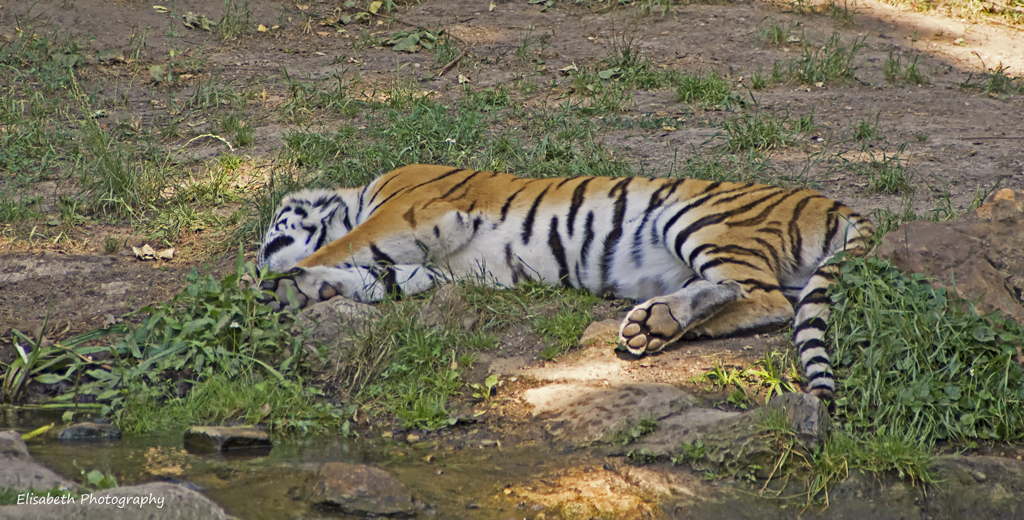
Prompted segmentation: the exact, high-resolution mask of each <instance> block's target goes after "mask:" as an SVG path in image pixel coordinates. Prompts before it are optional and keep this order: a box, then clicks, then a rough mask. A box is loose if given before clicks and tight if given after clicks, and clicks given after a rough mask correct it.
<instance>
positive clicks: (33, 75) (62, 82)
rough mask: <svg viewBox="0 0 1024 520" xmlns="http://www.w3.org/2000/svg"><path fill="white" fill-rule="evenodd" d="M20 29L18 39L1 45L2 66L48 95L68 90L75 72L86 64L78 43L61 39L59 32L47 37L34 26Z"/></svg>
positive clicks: (23, 25) (74, 39)
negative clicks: (35, 83)
mask: <svg viewBox="0 0 1024 520" xmlns="http://www.w3.org/2000/svg"><path fill="white" fill-rule="evenodd" d="M18 25H19V27H18V31H17V32H16V36H15V37H14V38H13V39H11V40H6V41H4V42H2V43H0V66H4V68H5V69H8V70H9V72H12V73H14V77H15V78H20V79H28V80H29V81H32V82H37V83H38V87H37V88H41V90H42V91H43V93H46V94H52V93H54V92H57V91H60V90H62V89H64V88H67V87H68V86H69V85H70V84H71V83H72V81H73V80H74V76H75V72H74V70H75V68H77V67H78V66H79V65H81V64H84V63H85V61H86V57H85V55H84V54H83V53H82V48H81V45H80V43H79V41H78V39H77V38H76V37H74V36H72V35H71V34H70V33H68V34H65V35H64V36H63V37H61V36H60V35H59V34H58V33H57V32H56V31H54V32H52V33H49V34H46V33H41V32H40V31H37V29H36V28H35V27H32V26H31V25H30V24H22V23H20V22H18Z"/></svg>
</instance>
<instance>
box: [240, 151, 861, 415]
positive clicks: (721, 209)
mask: <svg viewBox="0 0 1024 520" xmlns="http://www.w3.org/2000/svg"><path fill="white" fill-rule="evenodd" d="M873 231H874V228H873V226H872V224H871V222H870V221H868V220H867V219H865V218H863V217H861V216H860V215H858V214H856V213H854V212H853V210H851V209H850V208H849V207H847V206H844V205H843V204H840V203H839V202H836V201H833V200H830V199H827V198H825V197H824V196H822V195H821V194H819V193H818V192H815V191H813V190H808V189H783V188H777V187H773V186H768V185H763V184H736V183H728V182H711V181H702V180H693V179H668V178H661V179H648V178H641V177H627V178H605V177H572V178H549V179H527V178H520V177H515V176H513V175H510V174H506V173H493V172H482V171H475V170H466V169H461V168H451V167H446V166H429V165H413V166H406V167H404V168H400V169H398V170H395V171H392V172H390V173H387V174H385V175H383V176H381V177H379V178H377V179H376V180H374V181H372V182H370V183H369V184H367V185H366V186H363V187H361V188H351V189H338V190H333V191H328V190H303V191H299V192H295V193H292V194H289V195H288V196H286V197H285V198H284V199H283V200H282V201H281V203H280V206H279V207H278V208H277V210H276V212H275V214H274V217H273V220H272V221H271V223H270V228H269V229H268V230H267V233H266V236H265V237H264V240H263V245H262V248H261V249H260V253H259V264H260V266H261V267H267V268H269V270H271V271H276V272H286V273H287V276H285V277H283V278H278V279H273V280H267V281H264V282H263V284H262V286H261V287H262V288H263V289H265V290H267V291H271V292H273V293H275V295H276V299H271V300H270V304H271V306H272V308H274V309H275V310H277V309H280V308H282V307H286V308H301V307H304V306H306V305H309V304H312V303H314V302H318V301H323V300H327V299H329V298H333V297H335V296H344V297H346V298H350V299H353V300H356V301H361V302H373V301H379V300H381V299H382V298H384V297H385V296H386V295H389V294H407V295H408V294H415V293H419V292H422V291H426V290H428V289H430V288H431V287H433V286H434V285H435V284H437V283H439V282H443V281H448V280H452V279H457V278H465V277H475V278H477V279H479V280H483V281H485V283H490V284H495V285H498V286H509V285H512V284H515V283H517V282H521V281H526V280H535V281H539V282H543V283H547V284H552V285H558V284H561V285H563V286H566V287H578V288H586V289H589V290H590V291H593V292H595V293H597V294H598V295H601V296H611V297H619V298H631V299H633V300H636V301H639V302H641V303H639V304H638V305H636V306H635V307H633V308H632V310H630V311H629V312H628V313H627V314H626V316H625V318H624V319H623V320H622V323H621V325H620V327H619V340H620V342H621V343H622V344H623V345H624V346H625V348H626V349H627V350H628V351H629V352H631V353H632V354H634V355H637V356H640V355H643V354H644V353H653V352H658V351H660V350H661V349H663V348H664V347H665V346H666V345H669V344H671V343H673V342H675V341H677V340H679V339H680V338H682V337H683V336H684V335H687V336H688V337H689V336H694V335H704V336H711V337H718V336H725V335H729V334H733V333H737V332H741V331H746V330H750V329H757V328H761V327H764V326H767V325H772V324H779V323H783V322H786V321H787V320H789V319H793V323H794V326H795V328H796V330H795V333H794V342H795V343H796V346H797V349H798V351H799V353H800V359H801V361H802V363H803V367H804V373H805V375H806V377H807V380H808V383H807V390H808V391H809V392H810V393H812V394H814V395H816V396H818V397H819V398H822V399H826V400H830V399H831V398H832V395H833V392H834V381H833V375H832V370H831V367H830V365H829V357H828V352H827V350H826V348H825V343H824V341H823V336H824V331H825V326H826V320H827V318H828V314H829V308H828V303H829V299H828V297H827V296H826V290H827V287H828V285H829V284H830V283H831V281H832V279H833V275H834V269H835V268H834V267H833V266H831V265H828V266H826V265H825V263H826V261H828V260H829V259H830V258H831V257H832V256H833V255H835V254H836V253H837V252H839V251H847V252H848V253H850V254H854V255H858V254H863V253H864V252H865V250H866V245H865V240H866V239H867V237H869V236H870V235H871V234H872V233H873ZM279 302H281V303H279ZM791 302H796V312H795V313H794V308H793V304H792V303H791Z"/></svg>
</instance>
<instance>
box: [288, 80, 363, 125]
mask: <svg viewBox="0 0 1024 520" xmlns="http://www.w3.org/2000/svg"><path fill="white" fill-rule="evenodd" d="M281 72H282V75H283V76H284V79H285V81H286V82H287V83H288V97H287V99H286V101H285V102H284V104H283V105H282V106H281V108H280V110H281V112H283V113H284V114H286V115H288V116H290V117H292V118H293V119H295V120H296V121H305V120H306V119H307V118H309V117H312V116H314V115H317V113H318V112H320V111H323V112H326V113H327V114H338V115H342V116H346V117H351V116H354V115H356V114H357V113H358V112H359V110H360V109H361V108H363V104H362V103H360V102H357V101H355V100H354V99H353V98H352V96H351V93H350V91H351V89H352V84H353V83H354V82H355V80H351V81H350V80H347V79H345V77H344V73H339V72H335V74H334V76H333V77H332V78H330V79H328V80H321V81H314V80H309V81H305V82H303V81H299V80H297V79H294V78H292V77H291V76H290V75H289V74H288V72H287V71H286V70H284V69H283V68H282V69H281Z"/></svg>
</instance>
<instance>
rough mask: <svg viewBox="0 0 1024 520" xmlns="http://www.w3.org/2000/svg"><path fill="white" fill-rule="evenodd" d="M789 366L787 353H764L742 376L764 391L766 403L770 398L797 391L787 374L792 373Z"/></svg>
mask: <svg viewBox="0 0 1024 520" xmlns="http://www.w3.org/2000/svg"><path fill="white" fill-rule="evenodd" d="M791 365H792V362H791V361H790V360H789V356H788V352H780V351H777V350H772V351H766V352H765V353H764V355H763V356H761V359H759V360H758V361H757V362H756V363H754V365H752V366H750V367H749V368H747V369H746V370H744V371H743V375H744V376H745V377H747V378H748V379H753V381H754V382H755V383H756V384H757V385H758V386H760V387H762V388H764V389H765V396H764V402H766V403H767V402H768V401H771V400H772V397H775V396H777V395H782V394H784V393H792V392H796V391H797V389H796V387H794V386H793V383H792V378H791V377H790V375H789V374H787V372H789V373H791V372H792V370H791V368H792V367H791Z"/></svg>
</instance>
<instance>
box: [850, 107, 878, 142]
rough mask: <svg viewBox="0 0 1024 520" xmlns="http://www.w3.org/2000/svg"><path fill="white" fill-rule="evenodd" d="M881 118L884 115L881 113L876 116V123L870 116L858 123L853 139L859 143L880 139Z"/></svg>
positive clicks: (854, 128)
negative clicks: (879, 120) (879, 123)
mask: <svg viewBox="0 0 1024 520" xmlns="http://www.w3.org/2000/svg"><path fill="white" fill-rule="evenodd" d="M881 116H882V114H881V112H879V113H877V114H875V119H874V121H872V120H871V117H870V115H869V116H868V118H867V119H862V120H860V121H857V123H856V124H854V125H853V132H852V133H853V138H854V139H855V140H857V141H866V140H869V139H878V138H880V137H881V132H879V130H878V119H879V118H880V117H881Z"/></svg>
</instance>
